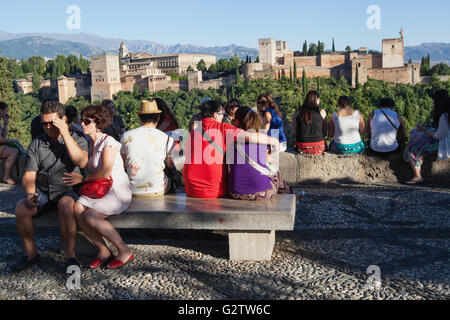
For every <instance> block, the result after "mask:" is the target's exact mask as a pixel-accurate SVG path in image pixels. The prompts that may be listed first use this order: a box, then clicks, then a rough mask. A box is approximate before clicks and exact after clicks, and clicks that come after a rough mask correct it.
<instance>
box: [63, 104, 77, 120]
mask: <svg viewBox="0 0 450 320" xmlns="http://www.w3.org/2000/svg"><path fill="white" fill-rule="evenodd" d="M77 115H78V109H77V108H76V107H75V106H72V105H70V106H66V116H67V121H68V122H69V123H72V122H73V120H74V119H75V118H76V117H77Z"/></svg>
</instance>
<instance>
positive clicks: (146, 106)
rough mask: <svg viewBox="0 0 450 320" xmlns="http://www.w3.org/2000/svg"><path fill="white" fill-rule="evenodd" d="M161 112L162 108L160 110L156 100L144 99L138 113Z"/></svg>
mask: <svg viewBox="0 0 450 320" xmlns="http://www.w3.org/2000/svg"><path fill="white" fill-rule="evenodd" d="M161 112H162V111H161V110H158V105H157V104H156V101H155V100H152V101H148V100H142V102H141V109H139V112H138V114H154V113H161Z"/></svg>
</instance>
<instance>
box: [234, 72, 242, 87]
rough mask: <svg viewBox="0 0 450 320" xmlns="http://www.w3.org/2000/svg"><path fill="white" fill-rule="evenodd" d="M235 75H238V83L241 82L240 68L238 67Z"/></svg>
mask: <svg viewBox="0 0 450 320" xmlns="http://www.w3.org/2000/svg"><path fill="white" fill-rule="evenodd" d="M235 77H236V84H239V83H240V82H241V75H240V73H239V69H236V74H235Z"/></svg>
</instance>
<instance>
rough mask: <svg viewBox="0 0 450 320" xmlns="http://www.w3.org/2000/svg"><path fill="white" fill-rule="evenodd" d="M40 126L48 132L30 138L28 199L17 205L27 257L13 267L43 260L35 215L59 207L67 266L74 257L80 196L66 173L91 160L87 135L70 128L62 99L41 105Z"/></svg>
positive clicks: (25, 181)
mask: <svg viewBox="0 0 450 320" xmlns="http://www.w3.org/2000/svg"><path fill="white" fill-rule="evenodd" d="M41 125H42V127H43V128H44V131H45V133H44V134H42V135H40V136H38V137H37V138H35V139H33V141H31V144H30V146H29V148H28V152H27V159H26V164H25V169H24V175H23V179H22V187H23V189H24V191H25V194H26V196H25V199H23V200H22V201H20V202H19V203H18V204H17V206H16V226H17V230H18V232H19V235H20V237H21V239H22V242H23V245H24V248H25V253H26V256H25V257H23V258H22V259H21V260H20V261H19V262H18V263H17V264H16V265H15V266H14V267H13V268H12V270H13V271H14V272H17V271H21V270H24V269H26V268H28V267H31V266H32V265H34V264H36V263H38V262H39V261H40V256H39V254H38V251H37V248H36V244H35V242H34V226H33V217H36V216H39V215H42V214H45V213H47V212H49V211H52V210H57V211H58V215H59V224H60V231H61V238H62V240H63V241H62V242H63V243H64V245H65V246H64V247H65V248H64V253H65V256H66V266H69V265H78V262H76V260H75V239H76V231H77V223H76V220H75V216H74V212H73V206H74V203H75V201H76V200H77V199H78V195H77V193H76V192H75V191H74V190H73V189H72V186H67V185H65V184H64V183H63V180H62V179H63V176H64V174H65V173H69V172H71V173H74V174H76V173H78V174H80V173H81V170H80V168H84V167H85V166H86V164H87V162H88V151H89V148H88V141H87V139H86V137H85V136H84V135H82V134H79V133H77V132H74V131H69V127H68V125H67V122H66V116H65V108H64V106H63V105H62V104H60V103H59V102H52V101H45V102H44V103H43V104H42V107H41Z"/></svg>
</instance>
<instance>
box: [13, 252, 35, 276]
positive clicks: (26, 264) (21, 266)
mask: <svg viewBox="0 0 450 320" xmlns="http://www.w3.org/2000/svg"><path fill="white" fill-rule="evenodd" d="M40 261H41V256H40V255H39V254H36V255H35V256H34V257H33V258H31V259H28V257H27V256H23V257H22V258H21V259H20V260H19V261H18V262H17V263H16V264H15V265H14V266H13V267H12V268H11V271H12V272H20V271H23V270H25V269H28V268H30V267H32V266H34V265H35V264H38V263H39V262H40Z"/></svg>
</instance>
